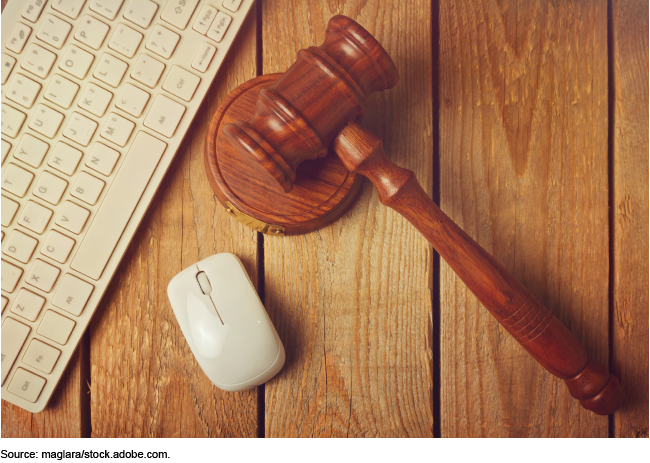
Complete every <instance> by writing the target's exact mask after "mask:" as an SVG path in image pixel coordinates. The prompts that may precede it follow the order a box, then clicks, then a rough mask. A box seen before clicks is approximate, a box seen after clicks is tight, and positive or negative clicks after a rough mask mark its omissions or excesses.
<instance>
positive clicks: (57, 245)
mask: <svg viewBox="0 0 650 463" xmlns="http://www.w3.org/2000/svg"><path fill="white" fill-rule="evenodd" d="M73 247H74V240H73V239H72V238H68V237H67V236H65V235H63V234H61V233H59V232H58V231H56V230H50V232H49V233H48V234H47V238H45V243H43V247H41V254H43V255H44V256H47V257H49V258H51V259H53V260H55V261H57V262H60V263H62V264H63V263H64V262H65V261H66V260H68V257H70V251H72V248H73Z"/></svg>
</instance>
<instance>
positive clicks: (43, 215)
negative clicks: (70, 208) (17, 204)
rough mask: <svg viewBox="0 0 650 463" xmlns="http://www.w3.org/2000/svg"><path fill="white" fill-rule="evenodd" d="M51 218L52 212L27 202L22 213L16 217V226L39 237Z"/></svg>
mask: <svg viewBox="0 0 650 463" xmlns="http://www.w3.org/2000/svg"><path fill="white" fill-rule="evenodd" d="M51 218H52V211H51V210H49V209H48V208H47V207H43V206H41V205H40V204H38V203H35V202H34V201H27V204H26V205H25V207H24V208H23V211H22V212H21V213H20V215H19V216H18V224H20V225H22V226H23V227H25V228H27V229H28V230H31V231H33V232H35V233H38V234H39V235H40V234H41V233H43V231H44V230H45V227H47V224H48V223H50V219H51Z"/></svg>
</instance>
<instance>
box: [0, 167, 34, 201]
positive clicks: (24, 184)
mask: <svg viewBox="0 0 650 463" xmlns="http://www.w3.org/2000/svg"><path fill="white" fill-rule="evenodd" d="M3 171H4V172H2V189H3V190H5V191H8V192H9V193H13V194H15V195H16V196H18V197H19V198H22V197H23V196H25V193H27V189H28V188H29V185H31V184H32V180H34V174H32V173H31V172H30V171H28V170H25V169H23V168H22V167H18V166H17V165H16V164H11V163H10V164H7V165H6V166H5V168H4V169H3Z"/></svg>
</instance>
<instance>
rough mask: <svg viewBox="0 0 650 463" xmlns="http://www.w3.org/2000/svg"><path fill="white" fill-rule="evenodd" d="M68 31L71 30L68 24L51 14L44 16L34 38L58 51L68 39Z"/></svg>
mask: <svg viewBox="0 0 650 463" xmlns="http://www.w3.org/2000/svg"><path fill="white" fill-rule="evenodd" d="M70 30H72V26H71V25H70V24H69V23H67V22H65V21H64V20H62V19H59V18H57V17H56V16H53V15H51V14H46V15H45V18H44V19H43V23H42V24H41V27H40V28H39V29H38V32H37V33H36V37H38V38H39V39H41V40H42V41H43V42H45V43H47V44H49V45H52V46H53V47H54V48H56V49H58V50H60V49H61V48H62V47H63V44H64V43H65V40H66V39H67V38H68V34H69V33H70Z"/></svg>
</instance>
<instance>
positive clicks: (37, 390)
mask: <svg viewBox="0 0 650 463" xmlns="http://www.w3.org/2000/svg"><path fill="white" fill-rule="evenodd" d="M24 342H25V341H23V343H24ZM45 383H46V381H45V379H43V378H41V377H40V376H37V375H35V374H34V373H32V372H30V371H27V370H25V369H23V368H17V369H16V373H15V374H14V377H13V378H11V382H10V383H9V386H8V387H7V390H8V391H9V392H11V393H12V394H16V395H17V396H18V397H22V398H23V399H25V400H26V401H28V402H32V403H34V402H36V401H37V400H38V396H40V395H41V391H42V390H43V388H44V387H45Z"/></svg>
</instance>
